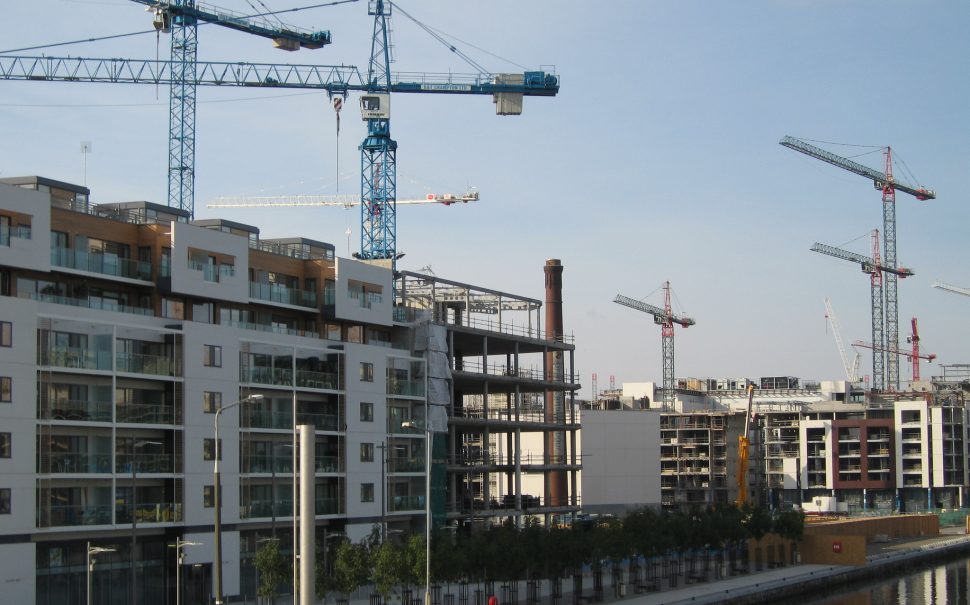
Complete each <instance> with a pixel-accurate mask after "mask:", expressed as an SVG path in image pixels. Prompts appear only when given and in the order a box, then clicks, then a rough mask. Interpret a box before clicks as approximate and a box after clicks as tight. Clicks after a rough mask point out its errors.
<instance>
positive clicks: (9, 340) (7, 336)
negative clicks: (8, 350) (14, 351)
mask: <svg viewBox="0 0 970 605" xmlns="http://www.w3.org/2000/svg"><path fill="white" fill-rule="evenodd" d="M12 346H13V324H12V323H10V322H9V321H0V347H12Z"/></svg>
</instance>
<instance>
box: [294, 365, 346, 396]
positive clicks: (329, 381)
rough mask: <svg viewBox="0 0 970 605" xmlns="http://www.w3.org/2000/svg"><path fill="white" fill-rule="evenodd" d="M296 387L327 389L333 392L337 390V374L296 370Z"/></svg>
mask: <svg viewBox="0 0 970 605" xmlns="http://www.w3.org/2000/svg"><path fill="white" fill-rule="evenodd" d="M296 386H298V387H303V388H306V389H329V390H331V391H333V390H336V389H337V388H338V387H337V373H336V372H315V371H311V370H297V371H296Z"/></svg>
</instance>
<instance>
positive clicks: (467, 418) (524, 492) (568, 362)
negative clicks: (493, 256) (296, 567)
mask: <svg viewBox="0 0 970 605" xmlns="http://www.w3.org/2000/svg"><path fill="white" fill-rule="evenodd" d="M549 262H554V263H555V265H554V268H553V269H552V270H553V271H556V268H558V275H561V271H562V268H561V265H559V264H558V261H549ZM548 266H551V265H548V263H547V275H546V279H547V287H548V280H549V269H548ZM557 279H558V280H559V283H560V284H561V277H557ZM560 289H561V286H560ZM560 292H561V290H560ZM395 296H396V298H397V300H396V304H395V307H396V312H397V314H398V315H397V317H395V320H396V321H397V322H405V323H412V322H413V323H414V324H415V325H416V326H417V329H416V330H415V339H416V342H415V349H416V350H418V351H421V350H423V351H425V355H426V358H427V359H428V376H429V378H428V381H429V385H428V393H429V395H428V403H429V406H430V417H431V426H432V428H433V429H434V430H435V431H440V430H442V429H443V428H444V426H446V427H447V440H446V441H445V438H444V434H443V433H439V437H436V438H435V453H434V455H433V460H434V462H435V466H436V469H435V471H433V474H432V478H433V479H437V478H438V477H439V476H441V473H442V470H441V469H442V467H444V471H443V474H444V492H445V498H444V499H445V500H446V501H445V502H444V503H442V504H443V510H440V511H436V517H437V518H440V516H441V515H443V516H444V517H445V518H447V519H448V520H449V521H457V522H460V523H470V522H487V521H488V520H490V519H491V520H496V518H500V517H512V518H514V519H515V520H516V521H517V522H518V521H520V520H521V518H522V516H523V515H530V516H533V515H539V516H543V517H544V518H545V521H546V522H547V523H549V522H551V521H552V519H553V517H554V516H555V517H558V516H560V515H563V514H570V513H574V512H576V511H578V510H579V506H580V502H579V497H578V489H577V487H578V486H577V474H578V472H579V470H580V469H581V461H580V457H579V453H578V450H577V445H576V434H577V431H578V430H579V428H580V423H579V416H578V414H577V413H576V405H575V392H576V390H578V389H579V387H580V385H579V384H578V374H577V372H576V368H575V365H574V352H575V346H574V344H573V339H572V337H571V336H566V335H564V334H563V332H562V313H561V302H560V301H561V293H559V294H556V295H555V296H553V297H552V298H550V296H549V291H548V289H547V301H552V302H553V304H552V305H551V306H554V307H557V309H555V310H550V309H548V308H547V310H546V312H547V316H546V321H547V324H546V326H544V327H540V325H541V315H540V313H541V311H542V302H541V301H539V300H536V299H532V298H526V297H523V296H518V295H514V294H509V293H505V292H499V291H495V290H489V289H486V288H480V287H476V286H472V285H469V284H464V283H460V282H455V281H450V280H446V279H441V278H438V277H436V276H433V275H426V274H423V273H413V272H409V271H403V272H400V273H399V274H398V277H397V279H396V283H395ZM550 314H551V317H550ZM556 316H558V322H557V320H556ZM550 321H551V322H552V325H550V323H549V322H550ZM439 485H440V484H439ZM439 492H440V488H439ZM435 501H436V505H437V502H439V501H440V500H439V499H437V498H435Z"/></svg>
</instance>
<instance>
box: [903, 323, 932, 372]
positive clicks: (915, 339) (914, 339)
mask: <svg viewBox="0 0 970 605" xmlns="http://www.w3.org/2000/svg"><path fill="white" fill-rule="evenodd" d="M910 325H911V326H912V328H913V333H912V334H911V335H910V336H909V338H907V339H906V342H908V343H910V344H911V345H913V352H912V353H911V354H910V355H909V358H910V360H911V361H912V362H913V382H919V360H920V359H926V360H927V361H933V360H934V359H936V355H934V354H932V353H929V354H927V355H925V356H923V355H921V354H920V350H919V327H918V326H917V322H916V318H915V317H914V318H913V320H912V322H911V324H910Z"/></svg>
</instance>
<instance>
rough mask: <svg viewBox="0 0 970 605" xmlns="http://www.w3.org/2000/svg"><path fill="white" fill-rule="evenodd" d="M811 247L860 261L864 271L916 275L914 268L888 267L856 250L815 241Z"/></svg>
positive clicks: (835, 255)
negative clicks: (851, 250) (852, 250)
mask: <svg viewBox="0 0 970 605" xmlns="http://www.w3.org/2000/svg"><path fill="white" fill-rule="evenodd" d="M809 249H810V250H811V251H812V252H818V253H819V254H827V255H828V256H834V257H835V258H841V259H842V260H847V261H850V262H854V263H859V265H860V266H861V267H862V272H863V273H869V274H871V273H872V272H873V271H885V272H887V273H895V274H896V275H898V276H899V277H902V278H906V277H910V276H912V275H915V273H913V270H912V269H907V268H906V267H887V266H886V265H885V264H883V263H878V264H877V263H876V261H875V259H873V258H872V257H870V256H865V255H864V254H857V253H855V252H850V251H849V250H843V249H842V248H836V247H835V246H829V245H828V244H820V243H818V242H815V244H813V245H812V247H811V248H809Z"/></svg>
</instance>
